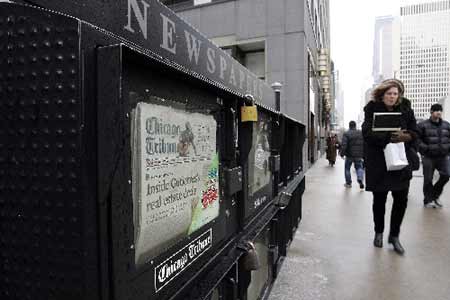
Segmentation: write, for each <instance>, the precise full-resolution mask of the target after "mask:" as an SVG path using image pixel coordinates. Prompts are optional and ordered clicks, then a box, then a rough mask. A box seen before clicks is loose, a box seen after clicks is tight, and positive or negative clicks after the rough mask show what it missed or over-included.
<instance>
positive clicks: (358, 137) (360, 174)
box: [340, 121, 364, 189]
mask: <svg viewBox="0 0 450 300" xmlns="http://www.w3.org/2000/svg"><path fill="white" fill-rule="evenodd" d="M349 128H350V129H349V130H347V131H346V132H344V135H343V137H342V143H341V149H340V154H341V156H342V157H344V156H345V186H346V187H348V188H350V187H352V175H351V173H350V168H351V167H352V164H354V166H355V170H356V179H357V180H358V183H359V187H360V188H361V189H364V183H363V180H364V168H363V155H364V140H363V136H362V133H361V130H357V129H356V122H355V121H350V123H349Z"/></svg>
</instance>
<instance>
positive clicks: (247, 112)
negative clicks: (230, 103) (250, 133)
mask: <svg viewBox="0 0 450 300" xmlns="http://www.w3.org/2000/svg"><path fill="white" fill-rule="evenodd" d="M241 121H242V122H257V121H258V109H257V107H256V105H254V104H252V105H250V106H246V105H245V104H244V106H241Z"/></svg>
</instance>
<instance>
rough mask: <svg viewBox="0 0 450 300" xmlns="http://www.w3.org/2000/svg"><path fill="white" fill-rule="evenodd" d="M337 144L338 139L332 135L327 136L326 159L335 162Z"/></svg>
mask: <svg viewBox="0 0 450 300" xmlns="http://www.w3.org/2000/svg"><path fill="white" fill-rule="evenodd" d="M338 145H339V141H338V139H337V138H336V137H334V136H329V137H328V138H327V160H329V161H330V162H333V163H334V162H336V156H337V153H336V151H337V147H338Z"/></svg>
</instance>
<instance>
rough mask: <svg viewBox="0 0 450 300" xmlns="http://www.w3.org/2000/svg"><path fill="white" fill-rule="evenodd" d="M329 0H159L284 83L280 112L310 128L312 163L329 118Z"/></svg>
mask: <svg viewBox="0 0 450 300" xmlns="http://www.w3.org/2000/svg"><path fill="white" fill-rule="evenodd" d="M328 1H329V0H306V1H299V0H277V1H273V0H161V2H163V3H165V4H166V5H168V6H169V7H170V8H171V9H173V10H174V11H175V12H176V13H177V14H178V15H179V16H181V17H182V18H184V19H185V20H186V21H187V22H189V23H190V24H191V25H192V26H194V27H195V28H196V29H198V30H199V31H200V32H202V33H203V34H204V35H206V37H208V38H209V39H211V40H212V41H213V42H214V43H215V44H216V45H218V46H219V47H221V48H222V49H224V50H226V51H227V52H228V53H229V54H230V55H231V56H233V57H234V58H236V59H237V60H238V61H239V62H241V64H243V65H244V66H246V67H247V68H248V69H250V70H251V71H252V72H253V73H255V74H256V75H257V76H258V77H259V78H261V79H264V80H266V81H267V83H269V84H272V83H274V82H281V83H282V84H283V88H282V92H281V111H282V112H285V113H288V114H289V115H290V116H292V117H294V118H296V119H298V120H299V121H301V122H302V123H304V124H305V125H306V126H307V128H308V129H307V130H308V132H307V136H308V145H305V149H304V155H303V157H304V158H307V159H308V160H309V161H315V160H316V159H317V158H318V154H319V153H320V152H319V151H320V150H322V152H323V149H324V147H325V143H324V141H325V136H326V131H327V130H328V128H329V123H330V116H331V114H330V110H331V101H332V100H331V88H332V87H331V86H330V85H331V84H332V82H333V81H332V80H330V73H331V60H330V57H329V53H330V52H329V47H330V25H329V3H328ZM265 104H266V105H270V106H272V107H273V106H274V103H265ZM304 165H305V166H307V164H304Z"/></svg>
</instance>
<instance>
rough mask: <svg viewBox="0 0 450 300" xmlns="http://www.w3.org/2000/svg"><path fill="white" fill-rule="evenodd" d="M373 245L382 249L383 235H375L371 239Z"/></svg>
mask: <svg viewBox="0 0 450 300" xmlns="http://www.w3.org/2000/svg"><path fill="white" fill-rule="evenodd" d="M373 245H374V246H375V247H378V248H382V247H383V234H382V233H375V238H374V239H373Z"/></svg>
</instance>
